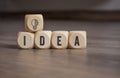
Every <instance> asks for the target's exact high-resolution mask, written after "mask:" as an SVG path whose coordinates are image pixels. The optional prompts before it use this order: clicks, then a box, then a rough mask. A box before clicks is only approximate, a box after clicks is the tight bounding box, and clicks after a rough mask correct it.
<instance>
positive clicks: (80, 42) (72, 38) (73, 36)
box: [69, 31, 87, 48]
mask: <svg viewBox="0 0 120 78" xmlns="http://www.w3.org/2000/svg"><path fill="white" fill-rule="evenodd" d="M86 45H87V41H86V32H85V31H70V35H69V47H70V48H86Z"/></svg>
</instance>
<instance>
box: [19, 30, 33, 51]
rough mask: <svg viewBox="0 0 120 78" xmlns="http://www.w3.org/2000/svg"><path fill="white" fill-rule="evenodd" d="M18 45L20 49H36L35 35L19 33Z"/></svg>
mask: <svg viewBox="0 0 120 78" xmlns="http://www.w3.org/2000/svg"><path fill="white" fill-rule="evenodd" d="M17 43H18V46H19V47H20V48H24V49H29V48H33V47H34V34H33V33H29V32H19V33H18V38H17Z"/></svg>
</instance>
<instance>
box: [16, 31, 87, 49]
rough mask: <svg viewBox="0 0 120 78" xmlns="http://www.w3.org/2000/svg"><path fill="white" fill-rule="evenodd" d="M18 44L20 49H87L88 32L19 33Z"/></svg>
mask: <svg viewBox="0 0 120 78" xmlns="http://www.w3.org/2000/svg"><path fill="white" fill-rule="evenodd" d="M17 43H18V45H19V47H20V48H23V49H30V48H40V49H48V48H56V49H65V48H86V46H87V40H86V31H69V32H68V31H53V32H52V31H37V32H36V33H30V32H19V33H18V37H17Z"/></svg>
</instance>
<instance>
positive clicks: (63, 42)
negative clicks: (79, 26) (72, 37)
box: [52, 31, 68, 49]
mask: <svg viewBox="0 0 120 78" xmlns="http://www.w3.org/2000/svg"><path fill="white" fill-rule="evenodd" d="M67 47H68V31H54V32H53V34H52V48H57V49H65V48H67Z"/></svg>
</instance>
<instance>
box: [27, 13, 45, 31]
mask: <svg viewBox="0 0 120 78" xmlns="http://www.w3.org/2000/svg"><path fill="white" fill-rule="evenodd" d="M25 29H26V31H28V32H36V31H39V30H42V29H43V16H42V15H41V14H27V15H25Z"/></svg>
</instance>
